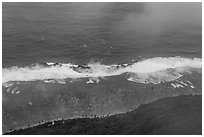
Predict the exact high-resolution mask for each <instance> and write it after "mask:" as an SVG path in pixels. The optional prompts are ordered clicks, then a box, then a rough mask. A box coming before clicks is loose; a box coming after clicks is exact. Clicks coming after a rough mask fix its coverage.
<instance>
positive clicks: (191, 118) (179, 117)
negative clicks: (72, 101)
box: [5, 95, 202, 135]
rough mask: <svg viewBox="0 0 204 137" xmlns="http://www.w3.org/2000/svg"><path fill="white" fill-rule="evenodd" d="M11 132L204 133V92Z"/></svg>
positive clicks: (53, 133)
mask: <svg viewBox="0 0 204 137" xmlns="http://www.w3.org/2000/svg"><path fill="white" fill-rule="evenodd" d="M5 134H11V135H21V134H25V135H29V134H30V135H33V134H38V135H43V134H45V135H49V134H52V135H59V134H64V135H66V134H67V135H68V134H69V135H76V134H78V135H88V134H89V135H93V134H97V135H105V134H106V135H111V134H112V135H122V134H140V135H144V134H148V135H151V134H164V135H170V134H171V135H177V134H182V135H184V134H185V135H197V134H198V135H201V134H202V95H194V96H193V95H186V96H177V97H168V98H162V99H160V100H157V101H155V102H152V103H149V104H145V105H141V106H140V107H138V108H137V109H135V110H133V111H131V112H127V113H124V114H118V115H112V116H108V117H100V118H99V117H97V116H94V118H77V119H68V120H63V119H62V120H58V121H53V122H47V123H44V124H41V125H38V126H35V127H30V128H27V129H20V130H15V131H12V132H9V133H5Z"/></svg>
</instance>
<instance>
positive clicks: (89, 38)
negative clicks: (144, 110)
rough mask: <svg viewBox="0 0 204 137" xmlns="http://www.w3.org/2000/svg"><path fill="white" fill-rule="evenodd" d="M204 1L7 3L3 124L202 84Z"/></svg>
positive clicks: (101, 110)
mask: <svg viewBox="0 0 204 137" xmlns="http://www.w3.org/2000/svg"><path fill="white" fill-rule="evenodd" d="M201 5H202V4H201V3H3V5H2V8H3V9H2V13H3V14H2V16H3V17H2V29H3V32H2V50H3V51H2V63H3V64H2V66H3V68H2V69H3V70H2V73H3V75H2V88H3V91H2V92H3V94H2V95H3V98H2V100H3V132H6V131H9V130H13V129H18V128H22V127H27V126H28V125H35V124H38V123H39V122H42V121H43V122H45V121H50V120H55V119H62V118H75V117H84V116H89V117H91V116H93V115H98V116H102V115H111V114H115V113H123V112H127V111H129V110H131V109H133V108H136V107H138V106H139V105H141V104H144V103H148V102H151V101H154V100H156V99H158V98H162V97H166V96H178V95H184V94H201V92H202V90H201V89H202V85H201V83H202V78H201V75H202V71H201V69H202V8H201Z"/></svg>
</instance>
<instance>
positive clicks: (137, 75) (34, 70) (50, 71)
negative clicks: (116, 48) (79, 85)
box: [2, 57, 202, 86]
mask: <svg viewBox="0 0 204 137" xmlns="http://www.w3.org/2000/svg"><path fill="white" fill-rule="evenodd" d="M200 68H202V59H201V58H182V57H155V58H149V59H143V60H141V61H138V62H136V63H133V64H122V65H115V64H113V65H104V64H101V63H99V62H95V63H89V64H87V65H75V64H71V63H52V62H50V63H44V64H35V65H32V66H27V67H17V66H15V67H11V68H3V73H2V74H3V77H2V83H3V85H5V86H7V85H8V83H9V82H12V81H37V80H41V81H44V82H47V83H49V82H50V83H53V80H54V81H60V82H61V83H64V84H65V81H63V80H64V79H67V78H71V79H76V78H89V81H88V82H87V83H94V82H93V80H97V83H98V82H99V80H98V78H103V77H110V76H116V75H120V74H124V73H126V75H127V80H129V81H133V82H138V83H153V84H158V83H161V82H168V81H173V80H176V79H178V78H180V77H182V76H183V73H184V72H190V71H191V70H192V69H193V70H195V69H200ZM50 80H51V81H50Z"/></svg>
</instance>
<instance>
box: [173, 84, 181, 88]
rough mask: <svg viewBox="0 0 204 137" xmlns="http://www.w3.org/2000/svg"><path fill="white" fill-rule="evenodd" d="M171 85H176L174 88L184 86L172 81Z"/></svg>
mask: <svg viewBox="0 0 204 137" xmlns="http://www.w3.org/2000/svg"><path fill="white" fill-rule="evenodd" d="M171 85H172V86H173V87H174V88H180V87H182V88H183V85H181V84H178V83H175V84H174V83H171Z"/></svg>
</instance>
